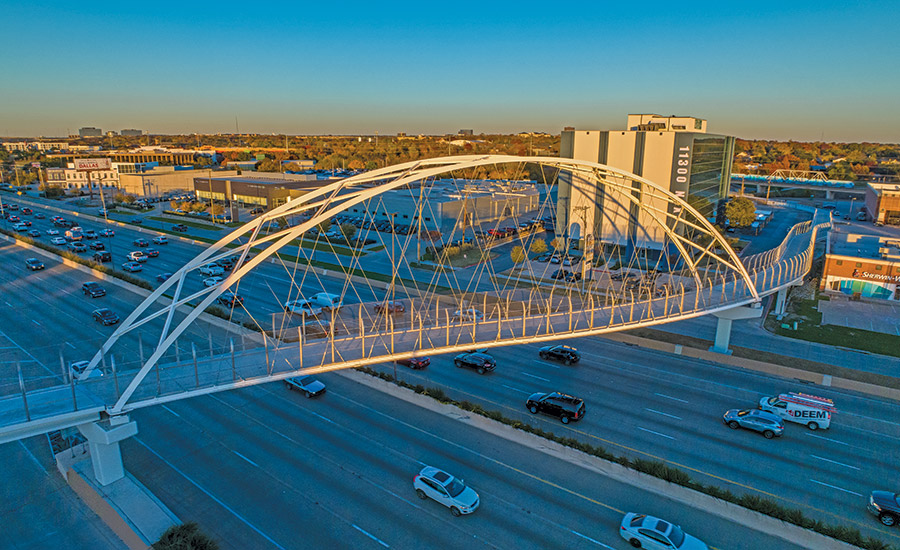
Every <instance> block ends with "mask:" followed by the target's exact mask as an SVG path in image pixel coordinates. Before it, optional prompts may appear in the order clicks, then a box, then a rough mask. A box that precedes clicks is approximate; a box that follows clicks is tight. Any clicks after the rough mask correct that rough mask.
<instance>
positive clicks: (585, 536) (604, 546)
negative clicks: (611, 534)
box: [569, 529, 615, 550]
mask: <svg viewBox="0 0 900 550" xmlns="http://www.w3.org/2000/svg"><path fill="white" fill-rule="evenodd" d="M569 532H570V533H572V534H573V535H577V536H579V537H581V538H583V539H585V540H589V541H591V542H593V543H594V544H596V545H598V546H602V547H603V548H608V549H609V550H615V549H614V548H613V547H612V546H607V545H606V544H603V543H602V542H600V541H599V540H594V539H592V538H591V537H589V536H587V535H582V534H581V533H579V532H578V531H576V530H574V529H569Z"/></svg>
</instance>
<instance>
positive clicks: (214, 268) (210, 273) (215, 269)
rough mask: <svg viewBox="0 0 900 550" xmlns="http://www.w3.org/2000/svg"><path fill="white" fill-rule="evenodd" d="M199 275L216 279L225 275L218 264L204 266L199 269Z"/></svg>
mask: <svg viewBox="0 0 900 550" xmlns="http://www.w3.org/2000/svg"><path fill="white" fill-rule="evenodd" d="M200 274H201V275H206V276H207V277H218V276H220V275H224V274H225V270H224V269H222V266H220V265H218V264H206V265H204V266H202V267H201V268H200Z"/></svg>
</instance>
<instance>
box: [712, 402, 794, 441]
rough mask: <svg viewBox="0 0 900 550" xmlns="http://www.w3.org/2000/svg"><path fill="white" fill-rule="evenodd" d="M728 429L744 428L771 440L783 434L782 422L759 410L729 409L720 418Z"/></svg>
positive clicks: (776, 417)
mask: <svg viewBox="0 0 900 550" xmlns="http://www.w3.org/2000/svg"><path fill="white" fill-rule="evenodd" d="M722 421H723V422H725V424H727V425H728V427H729V428H731V429H733V430H736V429H738V428H746V429H748V430H753V431H755V432H759V433H761V434H763V435H764V436H765V437H766V439H772V438H773V437H778V436H781V435H782V434H784V422H783V421H782V420H781V418H779V417H778V416H777V415H775V414H772V413H770V412H768V411H761V410H759V409H731V410H730V411H728V412H726V413H725V416H724V417H722Z"/></svg>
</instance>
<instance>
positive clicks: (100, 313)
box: [92, 307, 119, 326]
mask: <svg viewBox="0 0 900 550" xmlns="http://www.w3.org/2000/svg"><path fill="white" fill-rule="evenodd" d="M92 315H93V316H94V320H95V321H97V322H98V323H100V324H101V325H103V326H107V325H114V324H116V323H118V322H119V316H118V315H116V313H115V312H114V311H113V310H111V309H109V308H105V307H101V308H100V309H95V310H94V312H93V313H92Z"/></svg>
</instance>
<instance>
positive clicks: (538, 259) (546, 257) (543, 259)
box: [534, 252, 552, 263]
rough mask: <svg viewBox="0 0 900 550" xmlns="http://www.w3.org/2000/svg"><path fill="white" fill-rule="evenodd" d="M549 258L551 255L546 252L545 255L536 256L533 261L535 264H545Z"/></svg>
mask: <svg viewBox="0 0 900 550" xmlns="http://www.w3.org/2000/svg"><path fill="white" fill-rule="evenodd" d="M551 256H552V254H550V253H549V252H547V253H545V254H541V255H540V256H538V257H537V258H535V259H534V261H536V262H543V263H547V262H549V261H550V257H551Z"/></svg>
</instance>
